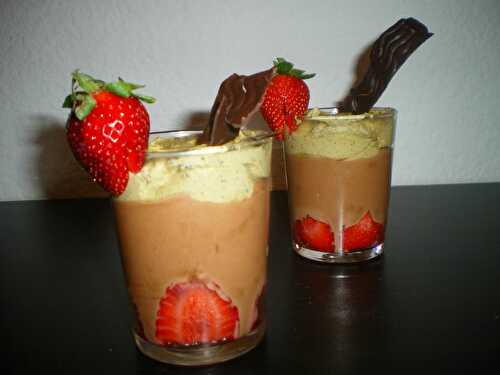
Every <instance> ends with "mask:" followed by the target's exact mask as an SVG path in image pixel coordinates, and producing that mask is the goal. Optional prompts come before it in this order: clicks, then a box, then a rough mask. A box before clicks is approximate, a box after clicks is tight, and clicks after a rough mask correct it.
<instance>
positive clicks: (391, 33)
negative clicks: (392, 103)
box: [341, 18, 433, 114]
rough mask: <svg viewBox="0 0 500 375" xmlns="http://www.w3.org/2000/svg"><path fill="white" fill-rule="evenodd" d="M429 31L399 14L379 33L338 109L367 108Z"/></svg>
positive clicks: (362, 110) (375, 100) (355, 111)
mask: <svg viewBox="0 0 500 375" xmlns="http://www.w3.org/2000/svg"><path fill="white" fill-rule="evenodd" d="M432 35H433V34H432V33H429V31H428V30H427V27H426V26H425V25H424V24H422V23H421V22H419V21H417V20H416V19H414V18H402V19H400V20H399V21H398V22H396V23H395V24H394V25H392V26H391V27H390V28H389V29H387V30H386V31H385V32H384V33H382V35H380V37H379V38H378V39H377V40H376V41H375V43H374V44H373V47H372V49H371V52H370V65H369V67H368V70H367V72H366V74H365V75H364V77H363V79H362V80H361V82H360V83H359V84H358V85H357V86H355V87H353V88H352V89H351V90H350V92H349V95H348V96H347V97H346V98H345V99H344V100H343V103H342V105H341V110H342V111H343V112H352V113H354V114H360V113H365V112H368V111H369V110H370V108H372V107H373V105H374V104H375V103H376V102H377V100H378V99H379V98H380V96H381V95H382V93H383V92H384V90H385V88H386V87H387V85H388V84H389V82H390V80H391V79H392V77H393V76H394V74H396V72H397V71H398V69H399V68H400V67H401V65H403V63H404V62H405V61H406V59H407V58H408V57H409V56H410V55H411V54H412V53H413V51H415V50H416V49H417V48H418V47H419V46H420V45H421V44H422V43H423V42H425V41H426V40H427V39H428V38H430V37H431V36H432Z"/></svg>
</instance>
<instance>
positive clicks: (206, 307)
mask: <svg viewBox="0 0 500 375" xmlns="http://www.w3.org/2000/svg"><path fill="white" fill-rule="evenodd" d="M238 322H239V314H238V309H237V308H236V307H235V306H233V305H232V304H231V300H230V299H227V298H222V297H221V296H220V295H219V294H218V292H217V291H215V290H213V289H211V288H208V287H207V286H206V285H205V284H204V283H203V282H201V281H193V282H186V283H179V284H175V285H173V286H171V287H169V288H168V289H167V291H166V295H165V297H163V298H162V300H161V301H160V306H159V309H158V313H157V316H156V339H157V340H158V341H159V342H160V343H161V344H163V345H170V344H183V345H195V344H201V343H214V342H218V341H221V340H232V339H234V338H236V336H237V329H238Z"/></svg>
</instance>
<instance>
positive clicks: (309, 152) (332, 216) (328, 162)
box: [285, 108, 396, 263]
mask: <svg viewBox="0 0 500 375" xmlns="http://www.w3.org/2000/svg"><path fill="white" fill-rule="evenodd" d="M395 123H396V111H395V110H394V109H392V108H374V109H372V110H371V111H370V112H369V113H365V114H361V115H352V114H346V113H338V112H337V110H336V109H335V108H324V109H313V110H310V111H309V112H308V114H307V115H306V117H305V118H304V120H303V121H302V123H301V124H300V125H299V127H298V129H297V130H296V131H294V132H293V133H291V134H287V135H286V136H285V157H286V174H287V184H288V194H289V208H290V218H291V229H292V233H293V239H292V243H293V248H294V250H295V251H296V252H297V253H298V254H300V255H301V256H303V257H305V258H308V259H311V260H315V261H319V262H328V263H352V262H359V261H364V260H368V259H372V258H375V257H377V256H379V255H381V254H382V252H383V248H384V238H385V228H386V225H387V211H388V205H389V192H390V186H391V165H392V146H393V134H394V128H395Z"/></svg>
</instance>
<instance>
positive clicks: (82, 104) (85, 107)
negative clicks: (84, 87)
mask: <svg viewBox="0 0 500 375" xmlns="http://www.w3.org/2000/svg"><path fill="white" fill-rule="evenodd" d="M76 100H77V103H78V105H77V106H76V107H75V116H76V117H77V118H78V119H79V120H83V119H84V118H85V117H87V115H88V114H89V113H90V112H92V110H93V109H94V107H95V106H96V101H95V99H94V98H93V97H92V95H89V94H87V93H77V94H76Z"/></svg>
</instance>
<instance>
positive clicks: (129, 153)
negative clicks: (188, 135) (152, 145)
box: [63, 71, 154, 195]
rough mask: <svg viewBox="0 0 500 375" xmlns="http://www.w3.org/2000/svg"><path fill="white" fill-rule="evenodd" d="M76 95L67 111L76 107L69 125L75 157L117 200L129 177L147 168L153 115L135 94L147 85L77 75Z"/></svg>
mask: <svg viewBox="0 0 500 375" xmlns="http://www.w3.org/2000/svg"><path fill="white" fill-rule="evenodd" d="M75 84H78V85H79V86H80V88H81V89H82V90H83V91H76V92H75V91H74V90H73V93H72V94H71V95H69V96H68V97H67V98H66V101H65V102H64V105H63V106H64V107H70V108H72V111H71V114H70V116H69V118H68V121H67V133H66V135H67V139H68V142H69V145H70V147H71V150H72V151H73V154H74V156H75V158H76V159H77V160H78V161H79V162H80V164H81V165H82V166H83V168H84V169H85V170H86V171H87V172H88V173H89V174H90V175H91V176H92V178H93V179H94V181H97V182H98V183H99V184H100V185H101V186H102V187H103V188H104V189H106V190H107V191H109V192H110V193H111V194H113V195H119V194H121V193H123V191H124V190H125V188H126V186H127V182H128V173H129V172H132V173H136V172H138V171H140V169H141V168H142V166H143V164H144V159H145V155H146V150H147V143H148V136H149V115H148V112H147V111H146V108H145V107H144V106H143V105H142V103H141V102H140V100H144V101H147V102H154V99H153V98H150V97H147V96H141V95H135V94H134V93H133V92H132V90H134V89H136V88H140V87H142V86H139V85H135V84H133V83H128V82H125V81H123V80H121V79H120V80H119V81H118V82H114V83H108V84H107V83H105V82H102V81H99V80H95V79H94V78H92V77H90V76H88V75H86V74H83V73H80V72H78V71H76V72H74V73H73V86H75Z"/></svg>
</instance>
